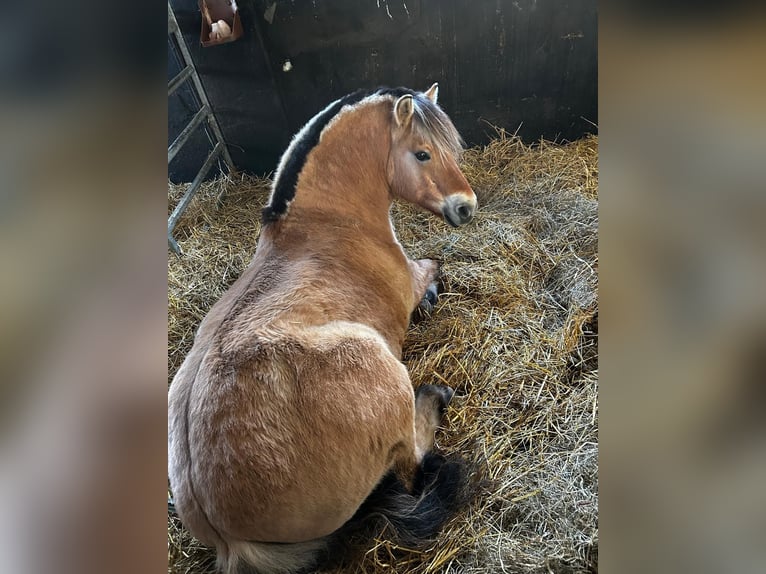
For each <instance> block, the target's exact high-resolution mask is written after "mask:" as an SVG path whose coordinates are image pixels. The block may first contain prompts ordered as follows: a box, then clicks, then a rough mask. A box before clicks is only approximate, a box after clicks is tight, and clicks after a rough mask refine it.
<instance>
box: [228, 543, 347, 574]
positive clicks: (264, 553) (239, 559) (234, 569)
mask: <svg viewBox="0 0 766 574" xmlns="http://www.w3.org/2000/svg"><path fill="white" fill-rule="evenodd" d="M331 536H332V535H331ZM329 548H330V542H329V537H327V538H319V539H317V540H309V541H307V542H296V543H290V544H280V543H269V542H246V541H240V542H231V541H227V542H226V543H224V544H221V545H218V547H217V551H218V567H219V569H220V570H221V571H222V572H224V574H288V573H289V574H294V573H297V572H307V571H309V570H312V569H313V568H316V567H317V566H318V565H319V564H320V563H322V562H325V561H326V560H327V553H328V550H329Z"/></svg>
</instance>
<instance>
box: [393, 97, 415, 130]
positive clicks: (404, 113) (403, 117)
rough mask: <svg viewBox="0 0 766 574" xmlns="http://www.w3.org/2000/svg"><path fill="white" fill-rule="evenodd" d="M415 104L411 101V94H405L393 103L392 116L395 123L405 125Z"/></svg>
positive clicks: (408, 121) (410, 118)
mask: <svg viewBox="0 0 766 574" xmlns="http://www.w3.org/2000/svg"><path fill="white" fill-rule="evenodd" d="M414 106H415V104H414V102H413V101H412V96H411V95H410V94H407V95H405V96H402V97H401V98H399V99H398V100H396V103H395V104H394V117H395V118H396V125H398V126H400V127H401V126H405V127H406V126H407V125H409V123H410V121H411V120H412V114H413V113H415V108H414Z"/></svg>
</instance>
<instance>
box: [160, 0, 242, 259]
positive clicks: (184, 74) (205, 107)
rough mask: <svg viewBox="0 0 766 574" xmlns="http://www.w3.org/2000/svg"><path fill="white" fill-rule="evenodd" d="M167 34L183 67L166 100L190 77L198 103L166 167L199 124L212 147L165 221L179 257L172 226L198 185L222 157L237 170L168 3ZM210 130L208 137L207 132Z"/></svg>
mask: <svg viewBox="0 0 766 574" xmlns="http://www.w3.org/2000/svg"><path fill="white" fill-rule="evenodd" d="M168 35H169V36H171V37H172V38H174V39H175V46H176V47H177V48H178V51H180V52H181V59H182V61H183V65H184V68H183V69H182V70H181V71H180V72H179V73H178V75H177V76H176V77H175V78H173V79H172V80H170V82H168V97H170V96H171V95H172V94H173V92H175V91H176V90H177V89H178V88H179V87H180V86H181V85H182V84H183V83H184V82H185V81H186V80H188V79H189V78H191V80H192V83H193V84H194V91H195V92H196V94H197V97H198V98H199V101H200V104H201V107H200V109H199V111H198V112H197V113H196V114H195V115H194V117H193V118H192V119H191V121H190V122H189V123H188V124H187V125H186V127H185V128H184V129H183V130H181V133H180V134H178V137H177V138H176V139H175V141H174V142H173V143H172V144H170V146H169V147H168V166H169V165H170V162H171V161H173V158H174V157H175V156H176V154H178V152H179V151H180V150H181V148H182V147H183V146H184V144H185V143H186V142H187V141H188V140H189V136H191V135H192V134H193V133H194V131H195V130H196V129H197V128H198V127H199V126H200V125H202V124H203V122H205V124H206V125H205V134H206V135H207V137H208V140H209V141H210V144H211V145H213V149H212V151H211V152H210V154H209V155H208V156H207V159H206V160H205V163H203V164H202V167H201V168H200V170H199V171H198V172H197V175H196V177H195V178H194V180H193V181H192V182H191V183H190V184H189V187H188V189H187V190H186V192H185V193H184V195H183V197H182V198H181V200H180V201H179V202H178V205H176V208H175V209H174V210H173V213H171V214H170V217H169V218H168V247H170V249H172V250H173V251H174V252H175V253H176V254H179V255H180V253H181V248H180V246H179V245H178V242H176V240H175V239H174V238H173V229H175V226H176V224H177V223H178V219H179V218H180V217H181V215H182V214H183V212H184V211H185V210H186V208H187V207H188V206H189V203H191V200H192V198H193V197H194V195H195V194H196V193H197V190H198V189H199V186H200V184H201V183H202V181H203V180H204V179H205V176H206V175H207V173H208V172H209V171H210V168H211V167H212V166H213V164H214V163H215V162H216V160H218V159H219V158H220V157H221V156H223V161H224V163H226V167H227V168H228V170H229V173H230V174H234V173H236V171H237V170H236V168H235V167H234V162H233V161H232V160H231V155H229V150H228V149H227V148H226V143H225V142H224V141H223V134H222V133H221V128H220V126H219V125H218V121H217V120H216V119H215V115H214V114H213V109H212V108H211V106H210V101H209V100H208V99H207V95H206V94H205V89H204V88H203V87H202V82H201V81H200V79H199V75H198V74H197V69H196V68H195V67H194V63H193V62H192V58H191V54H190V53H189V48H188V47H187V46H186V42H185V41H184V38H183V35H182V34H181V31H180V29H179V28H178V21H177V20H176V15H175V13H174V12H173V8H172V7H171V6H170V2H168ZM208 128H210V129H208ZM211 131H212V135H211V133H210V132H211ZM219 199H220V198H219Z"/></svg>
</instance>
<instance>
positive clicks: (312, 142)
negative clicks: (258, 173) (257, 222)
mask: <svg viewBox="0 0 766 574" xmlns="http://www.w3.org/2000/svg"><path fill="white" fill-rule="evenodd" d="M374 93H375V91H370V90H357V91H356V92H353V93H351V94H348V95H347V96H343V97H342V98H341V99H339V100H337V101H336V102H335V103H334V104H333V105H331V106H330V107H328V108H327V109H325V110H324V111H323V112H321V113H320V114H319V115H317V116H315V117H314V118H313V123H312V124H311V126H310V127H309V129H308V130H307V131H306V132H305V133H304V134H303V135H302V136H301V138H300V139H299V140H296V141H295V142H294V145H293V149H292V153H291V154H290V156H289V157H288V158H287V160H286V161H285V163H284V165H283V166H282V169H281V170H280V172H279V174H278V175H277V180H276V181H275V182H274V193H273V194H272V197H271V201H270V202H269V204H268V205H267V206H266V207H264V208H263V212H262V213H261V222H262V223H264V224H266V223H269V222H272V221H277V220H278V219H279V218H280V217H281V216H282V215H284V214H285V213H286V212H287V206H288V204H289V203H290V202H291V201H292V200H293V198H294V197H295V187H296V186H297V185H298V175H299V174H300V172H301V170H302V169H303V166H304V164H305V163H306V158H307V157H308V155H309V152H310V151H311V150H312V149H313V148H314V147H315V146H316V145H317V144H318V143H319V135H320V134H321V133H322V130H323V129H324V128H325V127H327V124H329V123H330V120H332V119H333V118H334V117H335V116H336V115H338V112H340V110H341V108H342V107H343V106H353V105H354V104H356V103H358V102H360V101H361V100H363V99H364V98H366V97H367V96H369V95H371V94H374Z"/></svg>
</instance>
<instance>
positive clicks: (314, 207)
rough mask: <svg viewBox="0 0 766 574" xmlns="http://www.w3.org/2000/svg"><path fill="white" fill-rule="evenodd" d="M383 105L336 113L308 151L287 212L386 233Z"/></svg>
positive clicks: (386, 149) (387, 144)
mask: <svg viewBox="0 0 766 574" xmlns="http://www.w3.org/2000/svg"><path fill="white" fill-rule="evenodd" d="M386 111H387V108H386V107H385V106H382V105H380V104H379V103H368V104H364V105H363V106H361V107H360V108H358V109H354V110H350V111H348V112H345V113H343V114H341V115H340V116H339V117H338V118H337V119H336V120H334V122H333V124H332V125H330V126H328V128H326V129H325V131H324V133H323V134H322V138H321V141H320V143H319V144H318V145H317V146H316V147H315V148H314V149H313V150H312V151H311V153H310V154H309V156H308V158H307V161H306V164H305V165H304V167H303V169H302V171H301V174H300V177H299V179H298V186H297V190H296V195H295V200H294V201H293V203H292V205H291V207H290V212H291V214H295V213H300V214H301V217H302V218H307V217H308V218H312V217H314V218H318V219H327V218H331V219H335V220H338V221H347V222H350V223H356V224H361V225H363V228H364V229H365V231H366V232H376V231H377V232H379V233H385V234H391V226H390V223H389V219H388V212H389V209H390V207H391V199H392V198H391V193H390V186H389V184H388V178H387V175H386V168H387V163H388V154H389V150H390V148H391V137H390V133H391V129H390V125H389V121H390V120H389V119H388V117H387V116H388V114H387V113H386Z"/></svg>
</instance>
